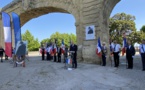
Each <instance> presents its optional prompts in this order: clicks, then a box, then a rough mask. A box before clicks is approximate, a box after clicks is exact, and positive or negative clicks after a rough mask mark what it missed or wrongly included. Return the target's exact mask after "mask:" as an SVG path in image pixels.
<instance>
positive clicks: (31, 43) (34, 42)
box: [22, 30, 40, 51]
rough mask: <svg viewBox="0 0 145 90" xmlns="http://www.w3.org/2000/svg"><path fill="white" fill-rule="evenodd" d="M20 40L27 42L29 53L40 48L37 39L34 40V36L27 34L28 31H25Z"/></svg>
mask: <svg viewBox="0 0 145 90" xmlns="http://www.w3.org/2000/svg"><path fill="white" fill-rule="evenodd" d="M22 40H24V41H28V50H29V51H36V50H38V49H39V47H40V44H39V41H38V38H36V39H35V38H34V36H33V35H32V34H31V33H30V32H29V30H26V32H25V33H24V34H22Z"/></svg>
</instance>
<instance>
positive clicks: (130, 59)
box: [126, 41, 135, 69]
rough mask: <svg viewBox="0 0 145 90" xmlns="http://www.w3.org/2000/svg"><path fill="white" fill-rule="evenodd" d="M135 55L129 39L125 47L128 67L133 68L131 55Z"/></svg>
mask: <svg viewBox="0 0 145 90" xmlns="http://www.w3.org/2000/svg"><path fill="white" fill-rule="evenodd" d="M134 55H135V48H134V46H133V45H132V44H131V41H127V47H126V59H127V61H128V69H133V57H134Z"/></svg>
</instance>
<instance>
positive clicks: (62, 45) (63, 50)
mask: <svg viewBox="0 0 145 90" xmlns="http://www.w3.org/2000/svg"><path fill="white" fill-rule="evenodd" d="M64 52H65V45H64V40H63V39H62V41H61V53H63V54H64Z"/></svg>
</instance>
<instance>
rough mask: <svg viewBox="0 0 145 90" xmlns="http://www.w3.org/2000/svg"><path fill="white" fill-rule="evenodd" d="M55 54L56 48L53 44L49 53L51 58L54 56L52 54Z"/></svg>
mask: <svg viewBox="0 0 145 90" xmlns="http://www.w3.org/2000/svg"><path fill="white" fill-rule="evenodd" d="M56 52H57V48H56V44H54V45H52V48H51V51H50V53H51V55H52V56H54V54H56Z"/></svg>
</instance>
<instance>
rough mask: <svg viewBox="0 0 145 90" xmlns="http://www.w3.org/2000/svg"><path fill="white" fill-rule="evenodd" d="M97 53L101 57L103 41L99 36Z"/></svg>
mask: <svg viewBox="0 0 145 90" xmlns="http://www.w3.org/2000/svg"><path fill="white" fill-rule="evenodd" d="M96 54H97V55H98V56H99V57H101V41H100V37H99V38H98V43H97V49H96Z"/></svg>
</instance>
